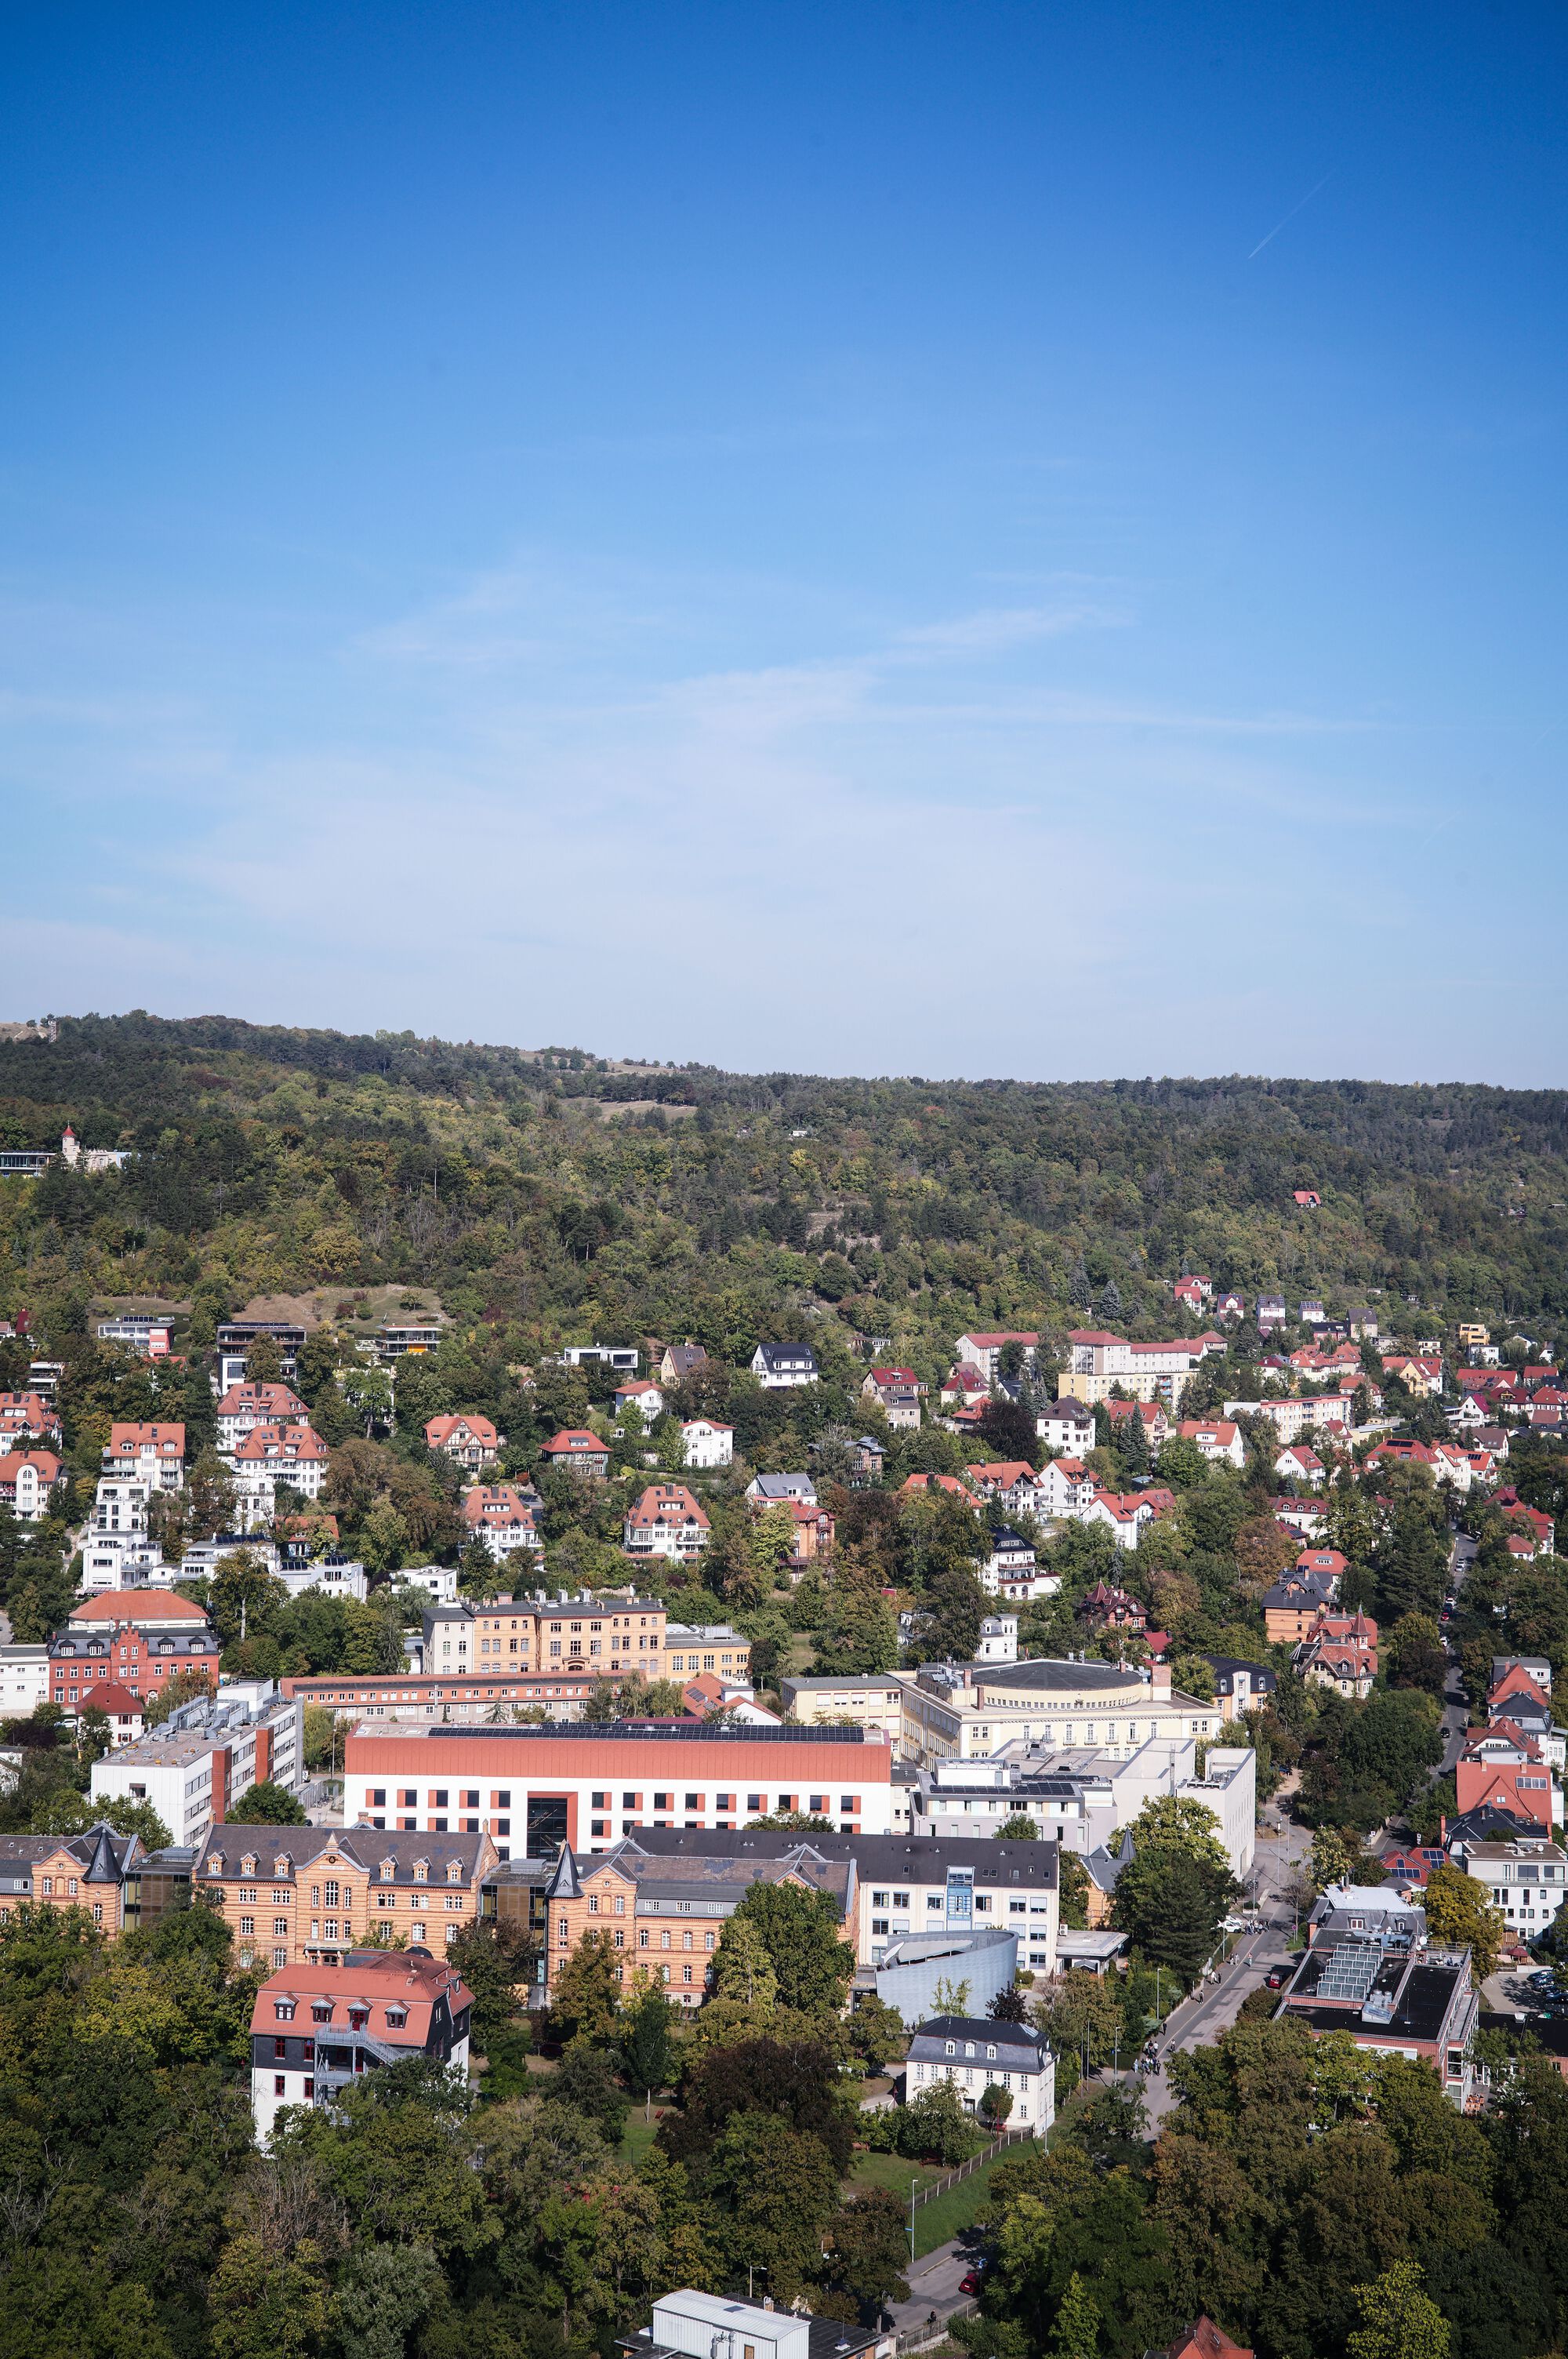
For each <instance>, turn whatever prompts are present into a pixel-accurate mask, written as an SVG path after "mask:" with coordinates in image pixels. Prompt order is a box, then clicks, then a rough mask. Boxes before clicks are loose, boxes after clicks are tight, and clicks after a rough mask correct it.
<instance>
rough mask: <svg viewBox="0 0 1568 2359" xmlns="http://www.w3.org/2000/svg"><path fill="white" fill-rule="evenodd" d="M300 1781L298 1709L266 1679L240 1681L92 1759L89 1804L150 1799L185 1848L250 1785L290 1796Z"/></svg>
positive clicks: (300, 1721)
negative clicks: (270, 1787)
mask: <svg viewBox="0 0 1568 2359" xmlns="http://www.w3.org/2000/svg"><path fill="white" fill-rule="evenodd" d="M93 1701H97V1699H96V1697H94V1699H93ZM304 1781H305V1734H304V1706H303V1704H301V1703H300V1702H299V1701H297V1699H296V1698H293V1697H286V1696H283V1695H280V1694H279V1693H278V1691H277V1689H276V1687H275V1686H274V1684H273V1682H272V1681H271V1680H235V1681H233V1682H232V1684H231V1685H230V1686H228V1687H225V1688H222V1689H221V1690H219V1692H218V1694H217V1695H216V1696H201V1697H197V1698H195V1699H193V1700H192V1701H190V1702H189V1703H187V1704H182V1705H181V1706H180V1707H179V1708H178V1710H177V1711H175V1712H171V1713H170V1714H169V1716H168V1720H167V1721H166V1722H165V1723H164V1724H163V1726H162V1727H161V1728H155V1729H153V1730H152V1731H151V1732H150V1733H149V1734H147V1735H146V1736H141V1737H138V1738H136V1739H135V1742H133V1743H132V1744H129V1745H116V1746H115V1747H114V1749H113V1750H112V1751H111V1752H109V1753H107V1754H105V1755H104V1756H103V1759H102V1760H99V1761H95V1762H94V1763H93V1765H92V1799H93V1800H94V1801H131V1802H150V1803H151V1805H152V1807H153V1809H154V1810H156V1811H157V1814H158V1817H159V1818H160V1819H161V1820H162V1821H163V1822H164V1824H165V1826H166V1827H168V1830H169V1832H170V1835H171V1836H172V1838H173V1840H174V1842H175V1843H177V1844H189V1843H200V1840H201V1838H202V1836H203V1835H204V1834H205V1833H206V1832H207V1829H208V1828H209V1827H210V1826H211V1825H212V1823H213V1821H215V1820H222V1819H223V1818H225V1817H226V1816H227V1815H228V1812H229V1809H230V1807H231V1805H232V1803H233V1802H234V1801H235V1800H236V1799H238V1798H239V1797H240V1796H242V1795H243V1794H246V1793H248V1792H249V1790H250V1788H252V1787H253V1786H261V1785H273V1786H281V1787H282V1788H284V1789H285V1791H286V1792H289V1793H292V1792H293V1791H294V1790H295V1789H296V1788H297V1787H298V1786H300V1785H302V1784H303V1783H304Z"/></svg>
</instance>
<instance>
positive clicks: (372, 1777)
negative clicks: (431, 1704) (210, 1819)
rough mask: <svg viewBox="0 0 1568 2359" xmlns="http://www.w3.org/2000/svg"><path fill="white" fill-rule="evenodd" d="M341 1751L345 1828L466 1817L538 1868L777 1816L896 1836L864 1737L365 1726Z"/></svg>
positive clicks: (673, 1728)
mask: <svg viewBox="0 0 1568 2359" xmlns="http://www.w3.org/2000/svg"><path fill="white" fill-rule="evenodd" d="M344 1750H345V1763H346V1784H345V1797H344V1817H345V1820H346V1821H357V1820H366V1821H369V1823H371V1824H372V1825H374V1824H376V1823H378V1822H379V1823H381V1824H384V1825H392V1826H395V1827H396V1828H397V1829H399V1830H400V1831H401V1832H406V1833H416V1832H428V1831H431V1830H434V1831H435V1832H442V1831H443V1830H444V1828H445V1826H446V1824H447V1823H448V1821H449V1820H451V1819H454V1818H462V1819H463V1820H464V1821H465V1822H466V1819H467V1818H468V1817H470V1816H471V1817H473V1818H475V1819H476V1820H477V1821H478V1822H479V1823H478V1828H477V1832H486V1831H488V1832H492V1834H493V1835H494V1836H495V1838H496V1841H497V1843H498V1844H499V1843H501V1842H503V1841H510V1842H512V1843H514V1844H515V1843H517V1842H518V1841H519V1839H520V1840H521V1843H522V1846H523V1847H524V1848H525V1849H526V1850H527V1852H528V1853H529V1854H530V1855H531V1856H535V1857H537V1856H540V1855H541V1854H546V1853H548V1852H553V1851H555V1850H556V1849H557V1848H558V1847H559V1845H560V1844H561V1843H570V1844H571V1845H572V1848H573V1849H574V1851H577V1852H578V1853H579V1854H580V1853H582V1852H585V1851H591V1850H600V1851H601V1850H603V1849H604V1848H605V1847H606V1846H607V1845H608V1844H609V1843H611V1841H612V1840H613V1839H614V1837H615V1836H616V1835H618V1834H633V1833H635V1832H637V1831H638V1829H639V1828H641V1827H643V1826H644V1825H652V1826H673V1825H676V1824H679V1825H683V1826H691V1827H709V1826H711V1827H725V1826H730V1827H733V1826H735V1825H737V1824H739V1823H741V1821H744V1820H746V1819H751V1818H761V1817H762V1816H764V1815H767V1814H770V1813H772V1812H774V1811H787V1810H800V1811H805V1812H806V1813H808V1814H809V1815H811V1816H812V1817H831V1818H833V1819H834V1820H836V1821H838V1824H839V1826H840V1827H841V1828H842V1829H844V1830H845V1831H847V1832H852V1833H860V1832H867V1833H874V1834H880V1833H884V1832H886V1831H887V1829H888V1827H889V1825H890V1823H891V1812H892V1746H891V1745H883V1744H881V1743H880V1742H878V1741H877V1740H875V1739H874V1738H871V1737H868V1736H867V1735H866V1734H865V1733H864V1732H863V1731H862V1730H860V1729H859V1728H757V1727H741V1728H733V1727H726V1726H724V1725H722V1724H720V1723H714V1724H708V1723H704V1722H701V1721H652V1722H650V1721H641V1722H639V1721H616V1722H610V1723H605V1724H603V1725H602V1726H598V1727H595V1728H594V1729H592V1730H591V1731H584V1730H582V1729H580V1728H577V1727H573V1726H570V1725H564V1726H563V1725H558V1724H557V1725H548V1724H547V1725H546V1726H545V1727H542V1728H519V1727H510V1728H506V1727H494V1726H484V1727H467V1728H465V1727H454V1726H450V1725H440V1726H423V1725H420V1724H418V1723H409V1722H401V1723H387V1724H385V1725H384V1726H375V1725H373V1724H372V1723H369V1722H362V1723H360V1724H359V1725H358V1726H357V1727H356V1728H354V1729H353V1730H352V1731H351V1733H350V1734H349V1736H348V1740H347V1743H346V1745H345V1748H344ZM470 1798H471V1799H470ZM502 1819H504V1820H505V1821H507V1826H508V1834H507V1836H505V1837H503V1836H502V1835H501V1832H500V1826H499V1821H500V1820H502Z"/></svg>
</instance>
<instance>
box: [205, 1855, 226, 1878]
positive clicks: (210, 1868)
mask: <svg viewBox="0 0 1568 2359" xmlns="http://www.w3.org/2000/svg"><path fill="white" fill-rule="evenodd" d="M207 1873H208V1875H222V1873H223V1854H222V1852H221V1851H215V1852H213V1854H211V1858H210V1859H209V1860H208V1862H207Z"/></svg>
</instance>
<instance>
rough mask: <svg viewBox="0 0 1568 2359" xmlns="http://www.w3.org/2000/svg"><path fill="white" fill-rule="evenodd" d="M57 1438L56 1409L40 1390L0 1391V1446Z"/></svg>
mask: <svg viewBox="0 0 1568 2359" xmlns="http://www.w3.org/2000/svg"><path fill="white" fill-rule="evenodd" d="M59 1439H60V1424H59V1410H58V1409H57V1408H53V1407H51V1405H50V1404H49V1402H48V1401H47V1400H45V1398H44V1397H43V1395H42V1393H30V1392H29V1393H0V1450H27V1449H30V1448H31V1447H32V1446H33V1445H34V1444H35V1443H37V1442H49V1441H59Z"/></svg>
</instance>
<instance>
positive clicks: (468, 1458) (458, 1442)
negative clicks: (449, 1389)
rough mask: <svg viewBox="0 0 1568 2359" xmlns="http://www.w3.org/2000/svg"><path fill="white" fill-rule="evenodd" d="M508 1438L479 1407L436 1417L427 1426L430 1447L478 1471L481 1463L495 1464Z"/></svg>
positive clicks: (427, 1445)
mask: <svg viewBox="0 0 1568 2359" xmlns="http://www.w3.org/2000/svg"><path fill="white" fill-rule="evenodd" d="M503 1440H505V1436H504V1435H503V1434H500V1433H497V1431H496V1430H495V1428H494V1426H493V1425H492V1423H491V1421H490V1419H489V1418H487V1417H481V1416H480V1414H479V1412H478V1410H477V1409H465V1410H463V1411H462V1412H460V1414H459V1415H457V1416H455V1417H433V1418H430V1419H427V1423H426V1426H425V1447H426V1449H427V1450H438V1451H441V1452H442V1453H443V1455H444V1456H446V1457H448V1458H453V1459H455V1460H456V1461H457V1462H458V1464H459V1465H460V1466H466V1467H467V1468H468V1469H469V1471H470V1473H474V1474H477V1473H479V1470H480V1468H481V1466H492V1465H493V1464H494V1462H495V1461H496V1459H497V1458H499V1457H500V1455H501V1446H502V1443H503Z"/></svg>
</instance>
